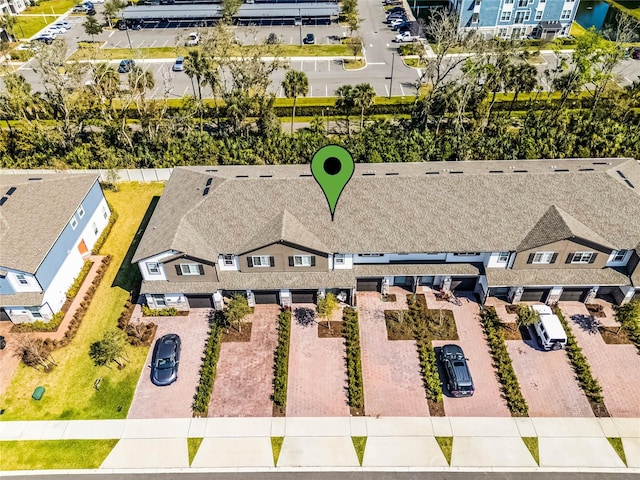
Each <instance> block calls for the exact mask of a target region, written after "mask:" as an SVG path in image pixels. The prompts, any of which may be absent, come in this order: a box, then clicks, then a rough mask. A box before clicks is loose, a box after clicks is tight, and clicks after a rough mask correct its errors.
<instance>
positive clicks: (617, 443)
mask: <svg viewBox="0 0 640 480" xmlns="http://www.w3.org/2000/svg"><path fill="white" fill-rule="evenodd" d="M607 440H609V443H610V444H611V446H612V447H613V449H614V450H615V451H616V453H617V454H618V456H619V457H620V460H622V463H624V464H625V465H626V466H628V465H627V456H626V455H625V453H624V446H623V445H622V439H621V438H620V437H607Z"/></svg>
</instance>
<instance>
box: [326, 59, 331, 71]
mask: <svg viewBox="0 0 640 480" xmlns="http://www.w3.org/2000/svg"><path fill="white" fill-rule="evenodd" d="M330 71H331V60H327V72H330Z"/></svg>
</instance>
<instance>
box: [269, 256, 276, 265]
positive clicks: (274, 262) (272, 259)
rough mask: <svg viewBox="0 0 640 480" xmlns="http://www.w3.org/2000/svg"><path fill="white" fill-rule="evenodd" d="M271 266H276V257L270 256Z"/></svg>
mask: <svg viewBox="0 0 640 480" xmlns="http://www.w3.org/2000/svg"><path fill="white" fill-rule="evenodd" d="M269 266H270V267H275V266H276V259H275V258H274V257H269Z"/></svg>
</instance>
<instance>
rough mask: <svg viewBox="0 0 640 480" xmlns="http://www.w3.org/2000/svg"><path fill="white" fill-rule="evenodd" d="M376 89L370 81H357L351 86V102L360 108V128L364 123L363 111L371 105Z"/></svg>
mask: <svg viewBox="0 0 640 480" xmlns="http://www.w3.org/2000/svg"><path fill="white" fill-rule="evenodd" d="M375 98H376V91H375V90H374V89H373V87H372V86H371V84H370V83H359V84H358V85H356V86H355V87H354V88H353V104H354V105H355V106H356V107H359V108H360V129H361V130H362V126H363V125H364V111H365V110H366V109H367V108H369V107H370V106H371V105H373V102H374V99H375Z"/></svg>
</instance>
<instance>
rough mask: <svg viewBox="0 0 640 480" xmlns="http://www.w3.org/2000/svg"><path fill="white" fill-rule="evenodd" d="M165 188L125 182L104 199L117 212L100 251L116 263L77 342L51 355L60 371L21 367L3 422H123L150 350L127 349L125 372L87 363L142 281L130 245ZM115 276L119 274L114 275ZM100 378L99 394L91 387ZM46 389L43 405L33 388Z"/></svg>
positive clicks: (3, 401) (0, 403) (3, 404)
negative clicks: (135, 283)
mask: <svg viewBox="0 0 640 480" xmlns="http://www.w3.org/2000/svg"><path fill="white" fill-rule="evenodd" d="M162 188H163V186H162V184H158V183H155V184H141V183H125V184H122V185H121V188H120V191H119V192H117V193H114V192H110V191H107V192H105V195H106V196H107V199H108V200H109V202H110V203H111V205H112V206H113V208H114V210H116V211H117V212H118V213H119V217H118V220H117V221H116V223H115V224H114V226H113V230H112V231H111V235H109V238H108V239H107V241H106V243H105V244H104V246H103V248H102V253H109V254H111V255H112V257H113V259H112V261H111V264H110V265H109V268H108V269H107V271H106V274H105V277H104V278H103V280H102V282H101V283H100V286H99V287H98V290H97V291H96V294H95V297H94V298H93V300H92V302H91V305H90V306H89V310H88V311H87V314H86V316H85V318H84V320H83V321H82V325H81V327H80V330H79V331H78V334H77V336H76V337H75V339H74V340H73V341H72V342H71V343H70V344H69V345H68V346H66V347H64V348H61V349H59V350H55V351H54V352H53V357H54V358H55V360H56V361H57V362H58V366H57V367H55V368H54V370H53V371H51V372H50V373H44V372H42V371H40V370H35V369H33V368H29V367H25V366H24V365H20V366H19V367H18V370H17V372H16V374H15V376H14V378H13V379H12V381H11V384H10V385H9V387H8V389H7V393H6V394H5V395H4V396H3V397H2V398H0V408H3V409H5V413H4V415H3V416H2V420H53V419H95V418H125V417H126V415H127V410H128V408H129V405H130V404H131V400H132V398H133V393H134V391H135V388H136V384H137V381H138V378H139V376H140V371H141V370H142V369H143V365H144V361H145V358H146V355H147V351H148V348H147V347H128V348H127V353H128V355H129V358H130V360H131V363H130V364H129V365H127V367H126V368H124V369H123V370H118V369H117V368H108V367H95V366H94V365H93V363H92V361H91V359H90V358H89V355H88V352H89V345H90V344H91V343H93V342H95V341H97V340H99V339H100V338H101V337H102V334H103V332H104V331H105V330H108V329H111V328H115V326H116V322H117V319H118V316H119V315H120V312H121V311H122V309H123V307H124V303H125V302H126V300H127V298H128V296H129V290H130V288H131V286H132V282H133V281H135V280H136V279H137V278H138V275H139V272H138V270H137V267H135V266H133V265H130V264H129V261H128V259H127V260H126V261H124V260H125V255H127V257H128V258H130V257H131V255H132V254H133V252H132V251H128V250H130V244H131V242H132V239H133V238H134V235H135V236H136V238H139V236H140V234H141V233H140V232H137V230H138V227H139V226H140V223H141V221H142V220H143V217H144V216H145V213H146V211H147V209H148V207H149V204H150V203H151V202H152V200H153V197H154V196H158V195H160V194H161V193H162ZM116 274H117V275H116ZM99 377H102V378H103V381H102V384H101V386H100V391H99V392H98V391H96V390H95V389H94V388H93V383H94V381H95V380H96V378H99ZM38 385H42V386H43V387H45V389H46V393H45V394H44V396H43V397H42V400H40V401H35V400H33V399H32V398H31V394H32V392H33V390H34V388H35V387H36V386H38Z"/></svg>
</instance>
